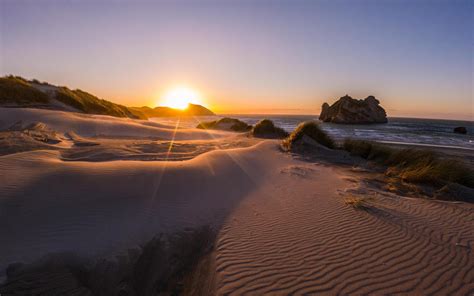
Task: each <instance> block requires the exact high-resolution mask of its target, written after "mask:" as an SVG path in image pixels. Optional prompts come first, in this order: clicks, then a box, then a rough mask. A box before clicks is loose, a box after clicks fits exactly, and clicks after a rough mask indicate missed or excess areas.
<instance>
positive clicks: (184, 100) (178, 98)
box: [160, 87, 200, 110]
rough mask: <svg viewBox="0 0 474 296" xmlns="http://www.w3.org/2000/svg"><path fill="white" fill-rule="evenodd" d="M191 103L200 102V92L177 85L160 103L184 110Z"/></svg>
mask: <svg viewBox="0 0 474 296" xmlns="http://www.w3.org/2000/svg"><path fill="white" fill-rule="evenodd" d="M189 104H200V101H199V95H198V93H197V92H196V91H194V90H192V89H190V88H187V87H176V88H173V89H172V90H170V91H168V92H167V93H166V94H165V95H164V97H163V100H162V101H161V104H160V105H161V106H166V107H171V108H175V109H181V110H184V109H186V108H187V107H188V105H189Z"/></svg>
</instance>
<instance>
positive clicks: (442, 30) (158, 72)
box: [0, 0, 474, 120]
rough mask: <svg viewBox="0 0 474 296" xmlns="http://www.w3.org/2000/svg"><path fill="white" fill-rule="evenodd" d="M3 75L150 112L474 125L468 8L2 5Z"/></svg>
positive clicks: (4, 0)
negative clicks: (173, 104)
mask: <svg viewBox="0 0 474 296" xmlns="http://www.w3.org/2000/svg"><path fill="white" fill-rule="evenodd" d="M0 3H1V6H0V9H1V27H0V32H1V39H0V74H2V75H5V74H15V75H21V76H25V77H27V78H37V79H39V80H44V81H48V82H51V83H54V84H60V85H67V86H69V87H72V88H81V89H84V90H86V91H89V92H91V93H93V94H96V95H99V96H101V97H103V98H106V99H109V100H112V101H115V102H119V103H123V104H126V105H133V106H136V105H138V106H140V105H151V106H153V105H156V104H159V102H160V98H162V96H163V94H164V93H166V91H167V90H169V89H170V88H172V87H173V86H174V85H186V86H187V87H189V88H192V89H195V90H197V91H198V92H199V93H200V95H201V97H202V98H203V102H205V104H206V105H208V106H210V107H211V108H213V109H215V110H216V111H218V112H224V113H227V112H231V113H235V112H245V113H305V114H309V113H314V114H317V113H319V110H320V106H321V104H322V103H323V102H324V101H329V102H333V101H334V100H336V99H337V98H339V97H341V96H343V95H345V94H346V93H347V94H350V95H352V96H353V97H356V98H364V97H366V96H368V95H375V96H376V97H377V98H379V99H380V100H381V101H382V105H383V106H384V107H385V108H386V109H387V111H388V113H389V115H392V116H414V117H436V118H458V119H471V120H472V119H473V117H474V115H473V114H474V99H473V76H472V75H473V74H472V72H473V65H474V64H473V56H472V54H473V35H472V34H473V1H420V0H414V1H394V0H379V1H357V0H353V1H213V2H211V1H166V2H157V1H42V0H39V1H22V0H19V1H8V0H0Z"/></svg>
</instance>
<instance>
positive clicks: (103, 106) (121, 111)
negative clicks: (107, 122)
mask: <svg viewBox="0 0 474 296" xmlns="http://www.w3.org/2000/svg"><path fill="white" fill-rule="evenodd" d="M54 98H55V99H56V100H58V101H60V102H61V103H63V104H66V105H68V106H71V107H74V108H75V109H77V110H79V111H82V112H84V113H88V114H104V115H110V116H115V117H130V118H145V117H144V116H140V115H139V113H137V112H133V111H130V110H129V108H127V107H125V106H122V105H119V104H115V103H112V102H109V101H107V100H102V99H99V98H97V97H96V96H94V95H91V94H89V93H87V92H85V91H82V90H80V89H76V90H70V89H68V88H67V87H59V88H58V89H57V91H56V93H55V97H54Z"/></svg>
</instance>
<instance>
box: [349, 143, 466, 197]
mask: <svg viewBox="0 0 474 296" xmlns="http://www.w3.org/2000/svg"><path fill="white" fill-rule="evenodd" d="M344 149H345V150H347V151H349V152H350V153H351V154H352V155H357V156H360V157H362V158H365V159H368V160H373V161H375V162H376V163H379V164H381V165H385V166H388V168H387V170H386V174H387V175H388V176H392V177H399V178H401V179H402V180H403V181H406V182H412V183H426V184H430V185H435V186H443V185H445V184H446V183H448V182H453V183H458V184H461V185H464V186H467V187H470V188H474V172H473V171H472V170H470V169H469V168H468V167H466V166H465V165H464V164H462V163H460V162H459V161H456V160H451V159H442V158H439V157H438V156H437V155H436V154H435V153H434V152H433V151H429V150H420V149H413V148H408V149H396V148H390V147H387V146H386V145H382V144H377V143H374V142H370V141H361V140H350V139H348V140H346V141H344Z"/></svg>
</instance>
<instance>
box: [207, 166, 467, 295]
mask: <svg viewBox="0 0 474 296" xmlns="http://www.w3.org/2000/svg"><path fill="white" fill-rule="evenodd" d="M303 171H305V174H302V173H301V172H303ZM289 172H294V173H290V174H289ZM347 175H348V172H346V171H342V172H341V171H334V170H333V169H331V168H328V167H320V166H310V165H298V166H297V167H290V168H284V170H282V171H281V173H278V172H275V175H274V176H272V177H271V180H273V182H274V184H275V185H274V186H266V187H264V188H261V189H260V190H258V191H256V192H252V193H251V194H250V195H249V197H248V198H247V199H245V201H244V202H243V203H242V204H241V205H240V207H239V208H238V209H236V210H235V211H234V213H233V215H232V218H231V219H229V220H228V221H227V223H226V225H225V226H224V227H223V229H222V231H221V235H220V238H219V240H218V243H217V246H216V248H217V251H216V266H217V273H218V281H217V291H218V294H221V295H242V294H254V295H263V294H272V295H275V294H276V295H288V294H297V295H299V294H323V295H335V294H338V295H361V294H362V295H367V294H368V295H387V294H394V293H400V294H405V295H406V294H412V295H422V294H424V295H426V294H436V295H454V294H456V295H469V294H470V293H472V292H473V290H474V269H473V266H474V256H473V254H472V246H473V243H474V232H473V229H474V220H473V219H472V217H473V216H474V207H473V206H472V205H466V204H453V203H446V202H436V201H428V200H422V199H409V198H403V197H399V196H395V195H389V194H384V193H380V192H376V191H369V190H363V191H362V192H360V193H359V194H362V195H363V196H367V195H371V196H374V201H373V202H372V203H371V206H370V208H369V209H368V210H367V211H363V210H355V209H353V208H352V207H348V206H346V205H345V204H344V202H343V197H344V196H346V195H348V194H352V193H348V192H351V187H354V186H359V184H358V182H359V181H357V183H353V182H354V179H352V182H349V181H347V180H345V178H344V176H347ZM362 186H363V185H362ZM336 188H340V190H336Z"/></svg>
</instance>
